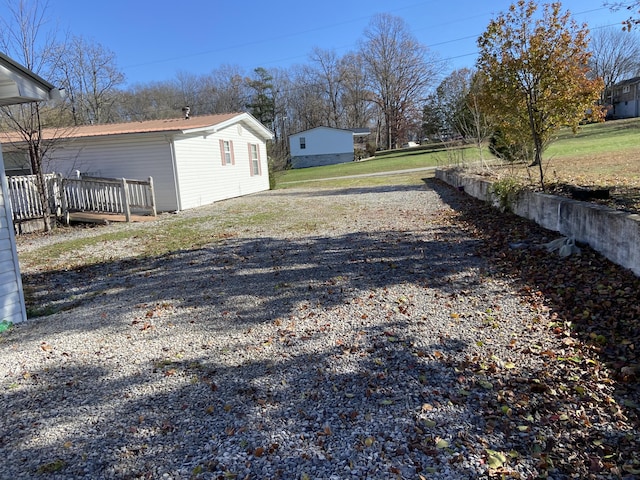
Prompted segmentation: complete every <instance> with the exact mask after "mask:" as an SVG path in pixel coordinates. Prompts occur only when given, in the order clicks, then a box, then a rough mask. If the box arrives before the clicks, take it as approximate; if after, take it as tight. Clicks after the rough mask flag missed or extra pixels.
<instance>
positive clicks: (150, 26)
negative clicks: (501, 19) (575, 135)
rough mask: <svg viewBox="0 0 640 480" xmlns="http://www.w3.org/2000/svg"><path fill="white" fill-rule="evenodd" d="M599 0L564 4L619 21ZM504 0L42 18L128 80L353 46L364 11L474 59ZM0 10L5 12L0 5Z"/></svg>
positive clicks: (248, 6)
mask: <svg viewBox="0 0 640 480" xmlns="http://www.w3.org/2000/svg"><path fill="white" fill-rule="evenodd" d="M604 1H605V0H566V1H564V2H562V4H563V7H564V8H565V9H568V10H570V11H571V12H572V13H573V14H574V16H575V18H576V20H578V21H579V22H587V23H588V24H589V26H590V27H591V28H597V27H602V26H606V25H616V24H620V22H621V21H622V20H623V19H625V18H626V16H627V15H626V12H619V13H611V12H610V11H609V9H608V8H606V7H603V3H604ZM510 3H511V2H510V1H509V0H457V1H455V0H454V1H452V0H449V1H446V0H436V1H433V0H431V1H418V0H394V1H389V0H342V1H337V0H322V1H315V2H307V1H304V0H295V1H293V0H272V1H260V2H258V1H249V2H246V1H238V0H235V1H234V0H183V1H182V2H174V1H172V2H169V1H167V0H155V1H151V0H110V1H109V2H89V1H87V0H51V1H50V3H49V10H48V17H49V18H50V19H51V20H54V21H57V22H58V23H59V26H60V28H61V29H68V30H69V31H70V32H71V33H72V34H74V35H82V36H84V37H86V38H89V39H92V40H93V41H95V42H98V43H100V44H102V45H103V46H105V47H107V48H109V49H110V50H112V51H113V52H115V54H116V57H117V62H118V66H119V67H120V69H121V70H122V71H123V72H124V73H125V76H126V79H127V82H128V83H129V84H135V83H147V82H153V81H158V80H167V79H171V78H173V77H175V75H176V73H177V72H179V71H184V72H189V73H195V74H202V73H209V72H211V71H212V70H213V69H215V68H218V67H219V66H221V65H224V64H230V65H239V66H240V67H242V68H243V69H244V70H245V71H246V72H247V73H250V72H251V71H252V70H253V69H254V68H256V67H260V66H261V67H265V68H271V67H284V68H287V67H290V66H291V65H294V64H304V63H307V62H308V55H309V53H310V52H311V50H312V49H313V48H314V47H319V48H322V49H325V50H331V49H334V50H335V51H336V52H337V53H338V54H344V53H346V52H348V51H350V50H355V49H356V48H357V46H358V41H360V40H361V39H362V38H363V31H364V29H365V28H366V26H367V24H368V23H369V21H370V19H371V17H372V16H373V15H375V14H377V13H382V12H384V13H390V14H392V15H395V16H399V17H402V18H403V19H404V20H405V21H406V22H407V24H408V25H409V29H410V31H411V32H412V33H413V35H414V36H415V37H416V38H417V39H418V41H420V42H421V43H422V44H424V45H426V46H427V47H429V48H430V49H431V50H432V51H434V52H436V53H438V54H439V55H440V57H441V58H443V59H445V60H447V61H448V70H453V69H454V68H460V67H472V66H473V64H474V62H475V58H476V56H475V52H476V43H475V42H476V38H477V37H478V35H479V34H481V33H482V32H483V31H484V30H485V28H486V26H487V23H488V22H489V20H490V19H491V18H493V17H494V16H495V15H496V14H497V13H498V12H501V11H505V10H506V9H507V8H508V7H509V5H510ZM1 5H2V6H0V15H5V12H6V7H5V6H4V3H2V4H1Z"/></svg>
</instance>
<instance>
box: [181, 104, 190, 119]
mask: <svg viewBox="0 0 640 480" xmlns="http://www.w3.org/2000/svg"><path fill="white" fill-rule="evenodd" d="M189 112H191V108H190V107H189V106H188V105H187V106H186V107H182V113H183V115H184V119H185V120H189Z"/></svg>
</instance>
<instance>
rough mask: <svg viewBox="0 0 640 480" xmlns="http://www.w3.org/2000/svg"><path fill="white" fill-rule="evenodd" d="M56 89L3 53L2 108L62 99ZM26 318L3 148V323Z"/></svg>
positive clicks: (0, 319)
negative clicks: (57, 98) (3, 106)
mask: <svg viewBox="0 0 640 480" xmlns="http://www.w3.org/2000/svg"><path fill="white" fill-rule="evenodd" d="M59 95H60V92H59V91H58V90H57V89H56V88H54V86H53V85H51V84H50V83H48V82H46V81H45V80H43V79H42V78H40V77H38V76H37V75H35V74H34V73H33V72H31V71H30V70H27V69H26V68H24V67H22V66H21V65H19V64H18V63H16V62H14V61H13V60H12V59H10V58H9V57H7V56H6V55H3V54H1V53H0V105H13V104H17V103H27V102H38V101H42V100H50V99H52V98H56V97H59ZM26 318H27V314H26V309H25V305H24V295H23V291H22V279H21V278H20V266H19V263H18V253H17V249H16V240H15V234H14V231H13V221H12V218H11V205H10V202H9V194H8V187H7V179H6V177H5V173H4V161H3V159H2V149H1V148H0V322H10V323H18V322H21V321H23V320H26Z"/></svg>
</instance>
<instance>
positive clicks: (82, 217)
mask: <svg viewBox="0 0 640 480" xmlns="http://www.w3.org/2000/svg"><path fill="white" fill-rule="evenodd" d="M157 219H158V217H154V216H152V215H131V221H132V222H151V221H153V220H157ZM68 220H69V222H79V223H98V224H102V225H108V224H110V223H112V222H126V221H127V219H126V217H125V216H124V215H118V214H113V213H91V212H73V213H69V219H68Z"/></svg>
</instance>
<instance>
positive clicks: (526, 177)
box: [276, 119, 640, 212]
mask: <svg viewBox="0 0 640 480" xmlns="http://www.w3.org/2000/svg"><path fill="white" fill-rule="evenodd" d="M485 158H489V155H488V154H487V155H486V156H485ZM478 159H479V154H478V151H477V149H475V148H472V147H468V148H464V149H459V150H455V149H442V150H440V151H421V150H416V151H415V152H407V151H402V152H398V153H395V154H387V155H385V156H382V157H380V158H374V159H372V160H366V161H362V162H353V163H345V164H339V165H328V166H325V167H312V168H302V169H298V170H287V171H285V172H278V173H277V174H276V188H291V187H298V186H301V183H298V182H304V183H303V185H304V186H305V187H314V188H323V187H358V186H367V185H381V184H388V183H389V182H392V183H393V184H395V185H397V184H399V182H405V181H406V182H410V183H411V184H413V183H415V182H419V181H421V179H422V178H424V177H426V176H430V175H432V173H431V172H428V171H423V172H418V173H417V174H402V175H393V176H386V177H369V178H340V179H337V178H338V177H349V176H353V175H362V174H372V173H382V172H390V171H395V170H406V169H411V168H420V167H437V166H445V165H452V164H458V165H459V164H461V163H463V164H471V163H473V162H477V161H478ZM543 167H544V174H545V182H546V183H547V184H548V185H549V187H550V188H551V190H552V191H555V192H556V193H563V189H566V187H567V186H570V185H574V186H593V187H605V188H610V189H611V194H612V197H614V199H613V201H612V202H603V203H605V204H607V205H609V206H612V207H615V208H622V209H626V210H630V211H634V212H639V211H640V119H627V120H614V121H608V122H605V123H598V124H591V125H584V126H582V127H581V128H580V130H579V131H578V133H577V134H574V133H573V132H571V131H570V130H569V129H566V130H563V131H561V132H560V133H559V135H558V138H557V139H556V141H554V142H553V143H552V144H551V145H550V146H549V148H548V149H547V150H546V151H545V153H544V163H543ZM492 169H493V171H494V173H496V174H498V175H514V176H517V177H518V178H520V179H521V181H522V182H523V183H525V184H527V183H528V184H530V185H532V186H534V187H535V186H537V185H538V184H539V173H538V170H537V167H536V168H527V167H526V166H524V165H517V166H513V165H509V166H506V165H502V166H500V165H494V166H493V167H492ZM328 179H329V180H328Z"/></svg>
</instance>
